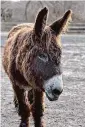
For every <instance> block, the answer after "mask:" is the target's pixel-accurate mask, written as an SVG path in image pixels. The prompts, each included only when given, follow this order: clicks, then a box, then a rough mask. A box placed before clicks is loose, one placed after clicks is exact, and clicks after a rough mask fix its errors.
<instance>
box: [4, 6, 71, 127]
mask: <svg viewBox="0 0 85 127" xmlns="http://www.w3.org/2000/svg"><path fill="white" fill-rule="evenodd" d="M47 13H48V9H47V8H46V7H45V8H43V9H42V10H41V11H40V12H39V13H38V15H37V18H36V21H35V24H21V25H18V26H15V27H13V28H12V29H11V30H10V32H9V34H8V38H7V42H6V45H5V48H4V55H3V67H4V69H5V72H6V73H7V75H8V77H9V79H10V81H11V83H12V87H13V90H14V103H15V107H16V108H17V109H18V114H19V116H20V117H21V122H20V125H19V127H29V117H30V113H32V116H33V119H34V124H35V127H44V121H43V111H44V106H43V102H44V93H45V94H46V96H47V98H48V99H49V100H50V101H55V100H58V98H59V95H60V94H61V93H62V91H63V81H62V71H61V54H62V46H61V42H60V35H61V32H62V31H63V30H64V29H65V27H66V26H67V24H68V23H69V21H70V19H71V14H72V12H71V10H68V11H67V12H66V13H65V14H64V16H63V17H62V18H60V19H59V20H57V21H55V22H54V23H52V24H51V25H49V26H46V20H47Z"/></svg>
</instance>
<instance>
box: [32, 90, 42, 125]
mask: <svg viewBox="0 0 85 127" xmlns="http://www.w3.org/2000/svg"><path fill="white" fill-rule="evenodd" d="M33 97H34V100H33V106H32V115H33V118H34V123H35V127H44V123H43V118H42V117H43V111H44V107H43V99H44V93H43V92H40V91H37V90H36V91H34V95H33Z"/></svg>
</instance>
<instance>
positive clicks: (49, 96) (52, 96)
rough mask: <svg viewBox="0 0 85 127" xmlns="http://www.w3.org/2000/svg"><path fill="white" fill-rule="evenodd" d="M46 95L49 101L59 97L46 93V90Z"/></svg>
mask: <svg viewBox="0 0 85 127" xmlns="http://www.w3.org/2000/svg"><path fill="white" fill-rule="evenodd" d="M46 96H47V98H48V100H49V101H56V100H58V98H59V95H57V96H54V95H52V94H48V93H47V92H46Z"/></svg>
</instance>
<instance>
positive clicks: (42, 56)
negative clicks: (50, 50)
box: [38, 53, 48, 61]
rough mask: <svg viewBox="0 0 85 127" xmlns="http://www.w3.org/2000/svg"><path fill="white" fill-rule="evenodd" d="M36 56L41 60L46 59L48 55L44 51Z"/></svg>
mask: <svg viewBox="0 0 85 127" xmlns="http://www.w3.org/2000/svg"><path fill="white" fill-rule="evenodd" d="M38 57H39V58H40V59H41V60H43V61H48V55H47V54H45V53H43V54H40V55H39V56H38Z"/></svg>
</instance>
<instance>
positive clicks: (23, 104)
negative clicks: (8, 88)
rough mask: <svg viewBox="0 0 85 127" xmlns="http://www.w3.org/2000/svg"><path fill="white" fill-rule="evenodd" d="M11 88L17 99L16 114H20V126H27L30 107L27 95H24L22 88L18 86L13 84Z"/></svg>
mask: <svg viewBox="0 0 85 127" xmlns="http://www.w3.org/2000/svg"><path fill="white" fill-rule="evenodd" d="M13 89H14V92H15V94H16V97H17V100H18V114H19V115H20V116H21V123H20V127H29V116H30V107H29V103H28V97H26V96H27V95H26V94H25V91H24V89H20V88H19V86H16V85H15V86H13Z"/></svg>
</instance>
